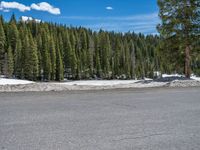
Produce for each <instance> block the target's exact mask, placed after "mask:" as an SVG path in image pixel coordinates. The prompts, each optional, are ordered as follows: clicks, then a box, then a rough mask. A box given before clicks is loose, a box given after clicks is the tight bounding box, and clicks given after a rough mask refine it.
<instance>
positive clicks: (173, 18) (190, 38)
mask: <svg viewBox="0 0 200 150" xmlns="http://www.w3.org/2000/svg"><path fill="white" fill-rule="evenodd" d="M158 6H159V7H160V12H159V16H160V18H161V20H162V23H161V24H160V25H159V26H158V30H159V32H160V34H161V35H162V37H163V39H164V44H163V45H164V46H165V45H167V44H168V45H170V47H167V48H165V49H168V50H169V52H168V53H170V55H171V57H175V58H176V57H177V56H180V55H181V54H182V53H184V58H185V65H184V72H185V76H186V77H188V78H189V77H190V74H191V54H192V46H193V43H194V41H195V40H194V39H196V38H198V37H199V34H200V30H199V29H200V1H199V0H181V1H174V0H158ZM170 50H171V51H170ZM172 51H176V53H175V54H176V55H172V54H173V53H171V52H172ZM171 57H170V58H171ZM176 60H179V59H176ZM178 63H180V62H178Z"/></svg>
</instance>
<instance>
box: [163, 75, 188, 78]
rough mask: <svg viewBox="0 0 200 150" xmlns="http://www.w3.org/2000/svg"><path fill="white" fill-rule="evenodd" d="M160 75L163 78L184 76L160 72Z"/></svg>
mask: <svg viewBox="0 0 200 150" xmlns="http://www.w3.org/2000/svg"><path fill="white" fill-rule="evenodd" d="M162 77H163V78H169V77H180V78H182V77H185V76H184V75H181V74H162Z"/></svg>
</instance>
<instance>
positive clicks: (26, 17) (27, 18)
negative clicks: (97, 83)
mask: <svg viewBox="0 0 200 150" xmlns="http://www.w3.org/2000/svg"><path fill="white" fill-rule="evenodd" d="M21 19H22V21H24V22H27V21H32V20H34V21H35V22H37V23H40V22H41V20H40V19H35V18H32V17H28V16H22V17H21Z"/></svg>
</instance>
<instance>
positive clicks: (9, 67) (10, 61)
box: [6, 46, 14, 78]
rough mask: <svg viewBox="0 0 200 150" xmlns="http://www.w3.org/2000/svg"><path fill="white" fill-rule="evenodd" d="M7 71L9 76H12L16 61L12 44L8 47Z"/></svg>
mask: <svg viewBox="0 0 200 150" xmlns="http://www.w3.org/2000/svg"><path fill="white" fill-rule="evenodd" d="M6 62H7V65H6V67H7V72H6V75H7V77H8V78H10V77H12V75H13V71H14V62H13V54H12V48H11V46H9V47H8V50H7V61H6Z"/></svg>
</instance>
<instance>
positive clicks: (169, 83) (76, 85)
mask: <svg viewBox="0 0 200 150" xmlns="http://www.w3.org/2000/svg"><path fill="white" fill-rule="evenodd" d="M153 87H200V77H196V76H194V75H192V76H191V80H188V79H187V78H185V77H184V76H183V75H179V74H173V75H167V74H164V75H163V76H162V78H160V79H156V80H152V79H149V78H145V79H144V80H81V81H66V82H45V83H41V82H40V83H38V82H32V81H27V80H17V79H7V78H0V92H21V91H68V90H99V89H119V88H153Z"/></svg>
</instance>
